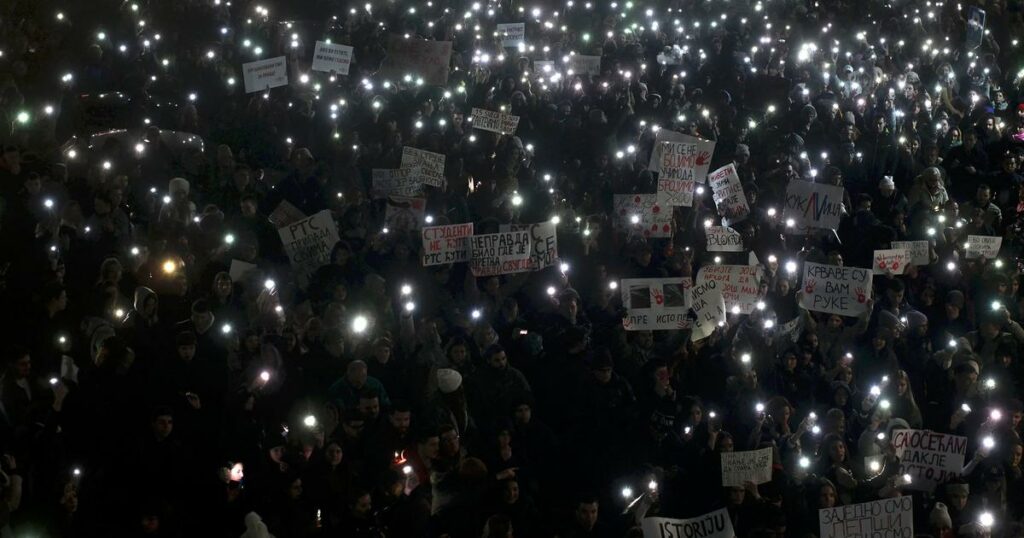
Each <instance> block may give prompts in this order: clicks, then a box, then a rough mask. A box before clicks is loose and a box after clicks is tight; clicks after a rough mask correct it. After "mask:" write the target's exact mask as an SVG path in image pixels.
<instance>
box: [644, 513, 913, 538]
mask: <svg viewBox="0 0 1024 538" xmlns="http://www.w3.org/2000/svg"><path fill="white" fill-rule="evenodd" d="M641 528H642V529H643V532H644V538H736V531H734V530H733V528H732V520H731V519H729V510H728V509H726V508H720V509H718V510H715V511H714V512H710V513H707V514H704V515H703V516H700V517H695V518H691V519H672V518H667V517H645V518H644V520H643V522H642V523H641ZM901 538H902V537H901ZM908 538H913V537H908Z"/></svg>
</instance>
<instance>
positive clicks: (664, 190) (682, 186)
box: [658, 177, 697, 207]
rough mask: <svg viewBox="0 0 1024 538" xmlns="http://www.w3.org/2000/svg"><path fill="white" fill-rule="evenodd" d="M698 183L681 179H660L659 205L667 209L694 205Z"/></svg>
mask: <svg viewBox="0 0 1024 538" xmlns="http://www.w3.org/2000/svg"><path fill="white" fill-rule="evenodd" d="M696 185H697V183H696V182H695V181H686V180H680V179H665V178H661V177H659V178H658V203H659V204H660V205H663V206H666V207H674V206H682V207H690V206H692V205H693V190H694V188H695V187H696Z"/></svg>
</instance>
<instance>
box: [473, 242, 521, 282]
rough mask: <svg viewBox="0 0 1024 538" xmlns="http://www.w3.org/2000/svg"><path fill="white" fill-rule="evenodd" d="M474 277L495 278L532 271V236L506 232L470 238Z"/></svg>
mask: <svg viewBox="0 0 1024 538" xmlns="http://www.w3.org/2000/svg"><path fill="white" fill-rule="evenodd" d="M469 250H470V256H469V257H470V264H469V268H470V270H471V271H472V272H473V276H478V277H479V276H494V275H505V274H510V273H522V272H525V271H529V270H530V234H529V233H528V232H504V233H496V234H484V235H474V236H471V237H470V238H469Z"/></svg>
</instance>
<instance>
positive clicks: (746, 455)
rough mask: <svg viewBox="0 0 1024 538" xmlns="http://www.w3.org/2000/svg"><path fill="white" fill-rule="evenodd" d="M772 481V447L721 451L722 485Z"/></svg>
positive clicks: (730, 485)
mask: <svg viewBox="0 0 1024 538" xmlns="http://www.w3.org/2000/svg"><path fill="white" fill-rule="evenodd" d="M771 481H772V449H771V448H762V449H761V450H746V451H743V452H722V487H733V486H739V487H743V486H744V484H746V483H747V482H753V483H755V484H765V483H767V482H771Z"/></svg>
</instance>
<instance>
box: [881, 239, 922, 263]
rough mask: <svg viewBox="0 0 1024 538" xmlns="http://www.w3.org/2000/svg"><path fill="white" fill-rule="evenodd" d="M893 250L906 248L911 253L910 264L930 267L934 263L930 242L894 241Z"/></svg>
mask: <svg viewBox="0 0 1024 538" xmlns="http://www.w3.org/2000/svg"><path fill="white" fill-rule="evenodd" d="M890 245H891V246H892V248H905V249H907V250H908V251H910V263H912V264H914V265H929V264H931V262H932V259H931V251H930V250H929V247H928V241H892V242H890Z"/></svg>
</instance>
